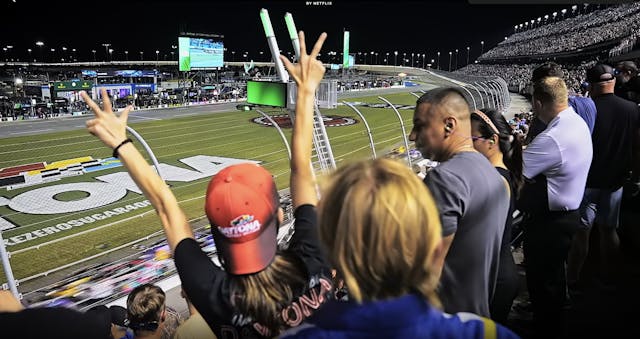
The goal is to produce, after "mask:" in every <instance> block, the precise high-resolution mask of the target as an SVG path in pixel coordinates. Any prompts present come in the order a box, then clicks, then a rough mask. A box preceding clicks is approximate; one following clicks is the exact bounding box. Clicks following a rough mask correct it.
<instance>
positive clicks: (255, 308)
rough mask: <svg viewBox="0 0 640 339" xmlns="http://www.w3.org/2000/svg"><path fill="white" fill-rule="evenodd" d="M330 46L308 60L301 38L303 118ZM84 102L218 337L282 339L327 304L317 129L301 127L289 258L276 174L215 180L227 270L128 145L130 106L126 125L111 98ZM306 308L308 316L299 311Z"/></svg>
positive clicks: (210, 195) (212, 194)
mask: <svg viewBox="0 0 640 339" xmlns="http://www.w3.org/2000/svg"><path fill="white" fill-rule="evenodd" d="M325 39H326V34H322V35H321V36H320V38H319V39H318V42H316V44H315V46H314V48H313V50H312V52H311V53H310V55H307V52H306V46H305V40H304V35H303V34H302V32H301V33H300V45H301V46H300V48H301V53H302V54H303V55H301V58H300V62H299V63H298V64H296V65H291V64H290V63H287V62H285V64H286V65H287V69H288V70H289V72H290V73H291V77H292V78H293V79H294V80H295V81H296V82H297V83H298V96H297V104H296V116H298V117H300V116H304V115H305V113H307V111H308V112H312V111H313V104H314V95H315V91H316V89H317V88H318V86H319V84H320V81H321V80H322V77H323V75H324V70H325V69H324V66H323V65H322V63H321V62H320V61H318V60H317V59H316V57H317V55H318V53H319V51H320V48H321V47H322V44H323V42H324V40H325ZM103 93H104V92H103ZM82 97H83V99H84V100H85V101H86V102H87V103H88V104H89V106H90V107H91V109H92V110H93V112H94V113H95V119H92V120H90V121H88V122H87V128H88V130H89V132H91V133H92V134H94V135H96V136H97V137H98V138H100V140H102V142H103V143H105V145H107V146H108V147H110V148H113V149H114V156H115V157H119V158H120V159H121V161H122V162H123V164H124V165H125V167H126V168H127V170H128V171H129V173H130V175H131V177H132V178H133V180H134V181H135V182H136V184H137V185H138V187H140V188H141V189H142V191H143V192H144V194H145V196H146V197H147V198H148V199H149V200H150V201H151V203H152V204H153V206H154V208H155V209H156V211H157V213H158V215H159V217H160V219H161V221H162V224H163V227H164V230H165V234H166V236H167V241H168V243H169V246H170V247H171V249H172V250H173V255H174V260H175V262H176V267H177V270H178V274H179V275H180V279H181V281H182V288H184V290H185V292H186V293H187V295H189V297H190V299H191V301H192V302H193V304H194V305H195V307H196V309H198V311H200V313H201V314H202V316H203V317H204V318H205V320H206V321H207V323H208V325H209V327H211V329H212V330H213V332H214V333H215V334H216V336H217V337H218V338H236V337H239V336H245V337H246V336H252V337H273V336H277V335H278V334H279V333H280V332H281V331H282V330H283V329H286V328H290V327H294V326H297V325H298V324H300V322H302V321H303V319H304V318H305V317H307V316H309V315H311V314H312V313H313V312H314V311H315V310H316V309H317V308H319V307H321V306H322V305H323V303H324V302H325V301H326V300H328V298H329V297H330V295H331V293H332V284H331V273H330V267H329V264H328V262H327V261H326V259H325V256H324V254H323V252H322V249H321V247H320V243H319V241H318V238H317V235H316V230H315V226H316V219H317V217H316V210H315V205H316V202H317V193H316V191H315V184H314V177H313V172H312V170H311V167H310V166H309V161H310V155H311V134H312V130H311V128H310V127H309V128H308V129H307V126H306V123H307V122H309V121H310V120H307V119H301V118H297V119H295V124H294V128H293V136H292V158H291V176H290V178H291V183H290V187H291V199H292V202H293V208H294V210H295V212H294V216H295V233H294V235H293V237H292V238H291V240H290V243H289V247H288V249H286V250H282V251H278V250H277V239H276V235H277V230H278V225H279V224H280V223H281V222H282V219H283V212H282V210H281V208H279V198H278V192H277V189H276V184H275V182H274V180H273V177H272V176H271V174H270V173H269V172H268V171H267V170H265V169H264V168H262V167H260V166H258V165H254V164H238V165H232V166H229V167H227V168H225V169H223V170H222V171H220V172H219V173H218V174H217V175H216V176H215V177H214V178H213V179H212V180H211V182H210V184H209V187H208V188H207V195H206V203H205V210H206V213H207V216H208V218H209V221H210V222H211V224H212V227H211V230H212V233H213V236H214V240H215V243H216V247H217V251H218V256H219V259H220V261H221V263H222V264H223V266H224V269H222V268H220V267H218V266H216V265H214V264H213V262H212V261H211V259H210V258H209V256H207V254H206V253H205V252H203V251H202V249H201V248H200V246H199V244H198V242H197V241H195V240H194V236H193V231H192V229H191V227H190V225H189V223H188V221H187V219H186V217H185V215H184V212H183V211H182V210H181V209H180V207H179V205H178V203H177V201H176V198H175V196H174V195H173V193H172V192H171V190H170V189H169V188H168V187H167V185H166V184H165V183H164V182H163V181H162V179H161V178H160V177H159V176H158V175H157V174H156V173H155V172H154V171H153V170H152V169H151V167H150V166H149V165H148V164H147V163H146V162H145V160H144V158H143V157H142V156H141V154H140V153H139V152H138V151H137V149H136V148H135V147H134V146H133V145H132V143H130V142H129V141H130V140H128V139H127V136H126V122H127V116H128V113H129V111H130V110H131V107H127V108H126V109H125V110H124V111H123V112H122V114H121V115H120V116H119V117H118V116H116V115H115V114H113V113H112V107H111V103H110V101H109V100H108V99H107V100H105V102H104V107H103V108H102V109H101V108H100V107H99V106H98V105H97V104H96V103H95V102H93V100H91V99H90V98H89V97H88V96H87V94H86V93H84V92H83V93H82ZM104 97H105V98H107V97H106V95H105V96H104ZM309 300H311V301H312V303H311V304H309ZM301 308H304V311H305V312H299V310H300V309H301Z"/></svg>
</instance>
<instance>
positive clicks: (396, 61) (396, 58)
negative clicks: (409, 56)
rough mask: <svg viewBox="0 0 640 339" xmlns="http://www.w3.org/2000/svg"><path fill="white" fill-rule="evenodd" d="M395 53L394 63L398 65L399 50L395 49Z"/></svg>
mask: <svg viewBox="0 0 640 339" xmlns="http://www.w3.org/2000/svg"><path fill="white" fill-rule="evenodd" d="M393 54H394V57H393V65H394V66H398V51H394V52H393Z"/></svg>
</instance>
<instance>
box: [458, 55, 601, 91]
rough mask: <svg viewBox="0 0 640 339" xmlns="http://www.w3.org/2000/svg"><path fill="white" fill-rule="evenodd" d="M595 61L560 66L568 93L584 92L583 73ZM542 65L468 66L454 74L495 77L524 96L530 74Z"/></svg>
mask: <svg viewBox="0 0 640 339" xmlns="http://www.w3.org/2000/svg"><path fill="white" fill-rule="evenodd" d="M595 63H596V61H584V62H582V63H580V64H570V63H565V64H562V66H563V70H564V72H565V74H566V75H565V82H566V84H567V87H568V88H569V90H570V91H572V92H574V93H582V92H583V90H584V82H585V72H586V70H587V69H588V68H589V67H591V66H593V65H594V64H595ZM541 64H542V63H530V64H469V65H467V66H465V67H462V68H460V69H459V70H456V71H455V72H454V73H462V74H467V75H475V76H481V75H486V76H496V77H501V78H503V79H504V80H505V81H506V82H507V84H508V85H509V87H512V88H514V89H516V91H517V92H519V93H521V94H524V93H525V90H526V89H527V85H529V83H530V81H529V80H530V78H531V72H532V71H533V70H534V69H535V68H536V67H538V66H540V65H541Z"/></svg>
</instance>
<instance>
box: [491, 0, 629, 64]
mask: <svg viewBox="0 0 640 339" xmlns="http://www.w3.org/2000/svg"><path fill="white" fill-rule="evenodd" d="M639 27H640V4H639V3H637V2H633V3H628V4H622V5H618V6H614V7H607V8H604V9H600V10H597V11H593V12H590V13H587V14H582V15H578V16H576V17H572V18H568V19H565V20H560V21H556V22H554V23H552V24H547V25H541V26H538V27H535V28H532V29H528V30H524V31H520V32H517V33H515V34H513V35H511V36H510V37H508V38H507V39H506V40H504V41H502V42H501V43H499V44H498V45H497V46H496V47H495V48H493V49H491V50H489V51H487V52H486V53H484V54H483V55H482V56H480V58H479V60H492V59H504V58H513V57H523V56H532V55H544V54H553V53H561V52H570V51H575V50H578V49H581V48H586V47H589V46H592V45H596V44H599V43H603V42H609V41H616V40H618V39H622V38H626V37H629V36H630V35H632V34H633V33H635V32H636V31H637V30H638V28H639Z"/></svg>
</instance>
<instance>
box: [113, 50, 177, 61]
mask: <svg viewBox="0 0 640 339" xmlns="http://www.w3.org/2000/svg"><path fill="white" fill-rule="evenodd" d="M171 54H172V55H173V52H171ZM124 59H125V60H126V61H129V51H124Z"/></svg>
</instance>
